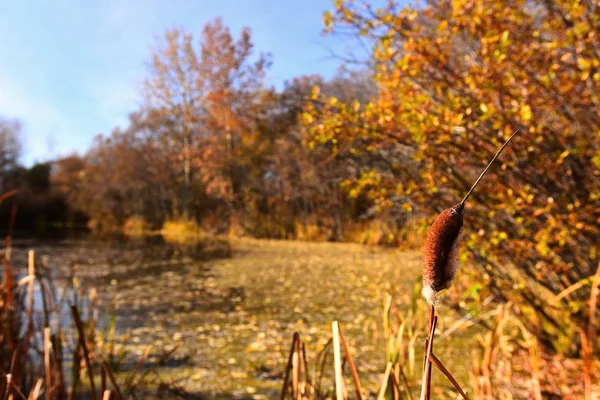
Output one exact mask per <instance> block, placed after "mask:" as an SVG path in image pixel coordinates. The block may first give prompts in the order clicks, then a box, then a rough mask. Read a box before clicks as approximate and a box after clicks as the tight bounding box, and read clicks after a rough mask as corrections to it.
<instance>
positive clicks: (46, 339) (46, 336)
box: [44, 328, 53, 400]
mask: <svg viewBox="0 0 600 400" xmlns="http://www.w3.org/2000/svg"><path fill="white" fill-rule="evenodd" d="M50 350H52V341H51V340H50V328H44V366H45V371H46V399H47V400H50V399H51V398H52V388H53V386H52V365H51V364H50Z"/></svg>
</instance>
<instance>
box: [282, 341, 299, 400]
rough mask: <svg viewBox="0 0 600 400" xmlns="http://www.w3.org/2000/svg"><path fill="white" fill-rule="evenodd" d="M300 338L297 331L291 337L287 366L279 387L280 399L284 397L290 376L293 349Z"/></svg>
mask: <svg viewBox="0 0 600 400" xmlns="http://www.w3.org/2000/svg"><path fill="white" fill-rule="evenodd" d="M297 340H300V335H299V334H298V332H295V333H294V338H293V339H292V348H291V349H290V356H289V357H288V362H287V366H286V367H285V375H284V378H283V388H281V396H280V397H279V398H280V400H284V399H285V395H286V393H287V386H288V379H289V377H290V370H291V369H292V359H293V357H294V350H295V349H296V341H297Z"/></svg>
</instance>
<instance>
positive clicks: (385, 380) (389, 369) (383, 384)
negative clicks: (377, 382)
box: [377, 362, 392, 400]
mask: <svg viewBox="0 0 600 400" xmlns="http://www.w3.org/2000/svg"><path fill="white" fill-rule="evenodd" d="M391 372H392V363H391V362H388V363H387V366H386V367H385V373H384V374H383V381H381V387H380V388H379V394H378V395H377V400H383V399H385V390H386V389H387V387H388V383H389V381H390V373H391Z"/></svg>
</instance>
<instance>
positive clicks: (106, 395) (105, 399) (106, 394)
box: [102, 390, 110, 400]
mask: <svg viewBox="0 0 600 400" xmlns="http://www.w3.org/2000/svg"><path fill="white" fill-rule="evenodd" d="M102 393H104V394H103V395H102V400H110V390H105V391H104V392H102Z"/></svg>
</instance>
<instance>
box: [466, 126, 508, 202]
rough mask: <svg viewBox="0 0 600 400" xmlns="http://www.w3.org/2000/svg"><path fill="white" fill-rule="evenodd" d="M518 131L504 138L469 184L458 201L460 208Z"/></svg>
mask: <svg viewBox="0 0 600 400" xmlns="http://www.w3.org/2000/svg"><path fill="white" fill-rule="evenodd" d="M518 132H519V130H518V129H517V130H516V131H515V132H514V133H513V134H512V135H510V137H509V138H508V139H507V140H506V142H504V144H503V145H502V147H500V149H499V150H498V152H496V155H495V156H494V157H493V158H492V159H491V160H490V162H489V163H488V165H487V166H486V167H485V169H484V170H483V172H482V173H481V174H480V175H479V178H477V180H476V181H475V183H474V184H473V186H471V189H469V191H468V192H467V194H466V195H465V197H464V198H463V199H462V201H461V202H460V203H459V206H460V208H461V209H462V208H463V207H464V205H465V202H466V201H467V199H468V198H469V196H470V195H471V193H472V192H473V190H474V189H475V187H476V186H477V185H478V184H479V181H481V179H482V178H483V176H484V175H485V174H486V172H487V171H488V169H490V167H491V166H492V164H493V163H494V161H496V159H497V158H498V156H500V153H502V151H503V150H504V148H505V147H506V146H507V145H508V143H509V142H510V141H511V139H512V138H513V137H514V136H515V135H516V134H517V133H518Z"/></svg>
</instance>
